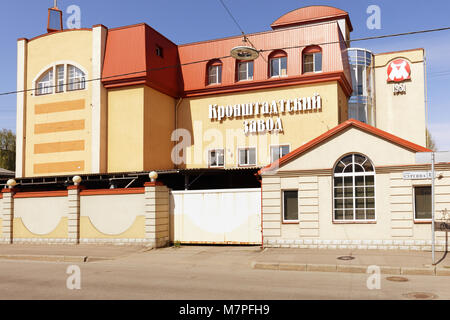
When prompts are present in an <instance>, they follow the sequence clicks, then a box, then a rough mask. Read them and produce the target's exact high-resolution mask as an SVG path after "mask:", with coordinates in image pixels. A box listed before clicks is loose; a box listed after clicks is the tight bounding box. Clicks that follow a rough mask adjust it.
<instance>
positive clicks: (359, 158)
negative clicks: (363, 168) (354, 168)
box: [355, 154, 366, 164]
mask: <svg viewBox="0 0 450 320" xmlns="http://www.w3.org/2000/svg"><path fill="white" fill-rule="evenodd" d="M364 161H366V157H363V156H362V155H360V154H355V162H356V163H359V164H363V163H364Z"/></svg>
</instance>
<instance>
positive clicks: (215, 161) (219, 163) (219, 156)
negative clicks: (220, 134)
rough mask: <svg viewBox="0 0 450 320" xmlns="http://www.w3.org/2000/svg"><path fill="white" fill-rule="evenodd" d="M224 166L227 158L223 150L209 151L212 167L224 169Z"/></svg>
mask: <svg viewBox="0 0 450 320" xmlns="http://www.w3.org/2000/svg"><path fill="white" fill-rule="evenodd" d="M224 165H225V157H224V150H223V149H218V150H211V151H209V166H210V167H223V166H224Z"/></svg>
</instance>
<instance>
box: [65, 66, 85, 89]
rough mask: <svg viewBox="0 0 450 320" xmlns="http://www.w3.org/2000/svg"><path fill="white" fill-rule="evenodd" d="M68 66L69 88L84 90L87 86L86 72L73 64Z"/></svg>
mask: <svg viewBox="0 0 450 320" xmlns="http://www.w3.org/2000/svg"><path fill="white" fill-rule="evenodd" d="M68 67H69V68H68V70H69V75H68V80H67V90H68V91H73V90H83V89H84V88H86V78H85V74H84V72H83V71H81V70H80V69H78V68H77V67H75V66H72V65H69V66H68Z"/></svg>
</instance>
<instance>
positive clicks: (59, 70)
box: [56, 65, 65, 92]
mask: <svg viewBox="0 0 450 320" xmlns="http://www.w3.org/2000/svg"><path fill="white" fill-rule="evenodd" d="M64 71H65V68H64V65H60V66H57V67H56V92H63V91H64V80H65V72H64Z"/></svg>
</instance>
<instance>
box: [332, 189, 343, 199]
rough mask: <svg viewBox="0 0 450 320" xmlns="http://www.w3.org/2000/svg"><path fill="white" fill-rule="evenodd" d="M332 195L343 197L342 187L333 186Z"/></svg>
mask: <svg viewBox="0 0 450 320" xmlns="http://www.w3.org/2000/svg"><path fill="white" fill-rule="evenodd" d="M334 196H335V197H336V198H342V197H344V189H343V188H334Z"/></svg>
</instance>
